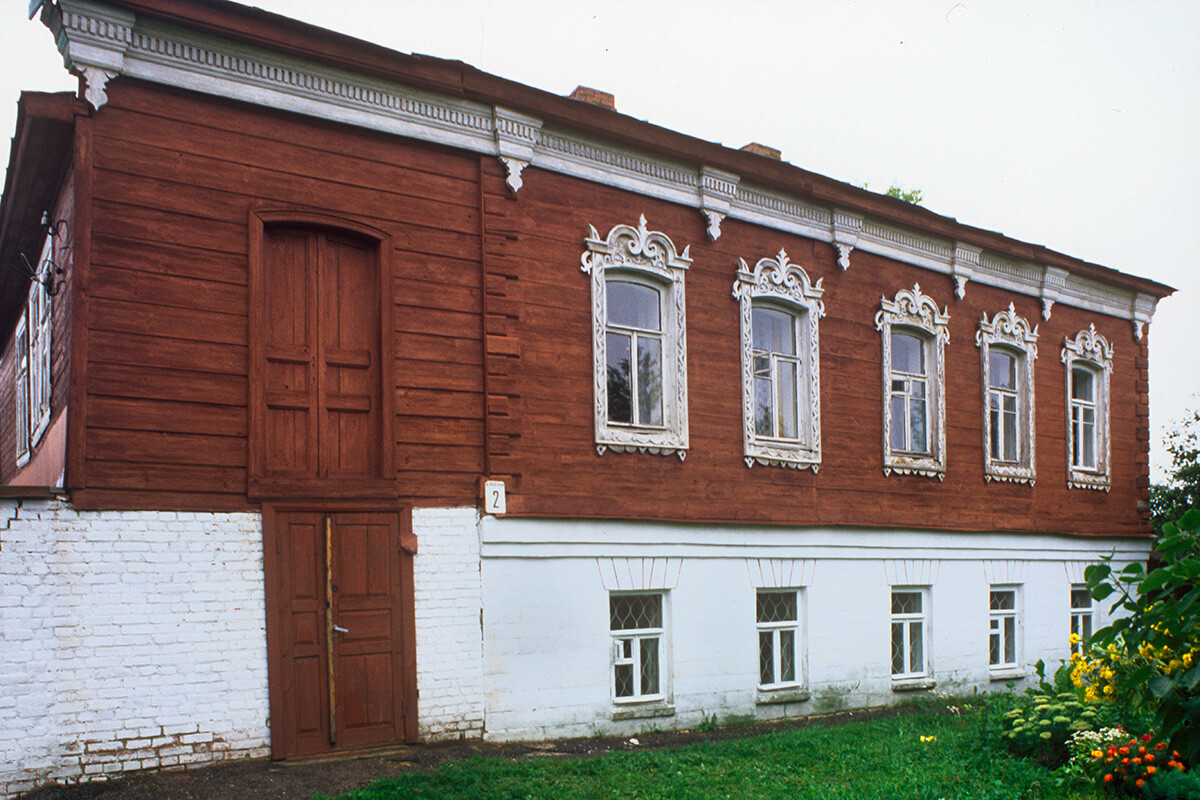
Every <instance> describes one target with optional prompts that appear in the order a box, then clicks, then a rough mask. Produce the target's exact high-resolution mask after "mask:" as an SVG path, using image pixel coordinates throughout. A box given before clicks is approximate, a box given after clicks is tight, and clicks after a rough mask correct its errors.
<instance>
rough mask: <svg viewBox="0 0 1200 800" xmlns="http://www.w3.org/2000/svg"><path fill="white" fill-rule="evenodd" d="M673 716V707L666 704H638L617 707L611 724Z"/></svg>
mask: <svg viewBox="0 0 1200 800" xmlns="http://www.w3.org/2000/svg"><path fill="white" fill-rule="evenodd" d="M673 716H675V706H669V705H667V704H666V703H661V702H658V703H638V704H637V705H629V706H617V707H616V708H614V709H613V712H612V718H613V722H619V721H621V720H625V719H653V718H654V717H673Z"/></svg>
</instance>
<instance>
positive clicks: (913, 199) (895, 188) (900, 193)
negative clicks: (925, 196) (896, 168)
mask: <svg viewBox="0 0 1200 800" xmlns="http://www.w3.org/2000/svg"><path fill="white" fill-rule="evenodd" d="M884 194H886V195H887V196H888V197H896V198H899V199H901V200H903V201H904V202H906V203H912V204H913V205H914V206H919V205H921V190H920V189H902V188H901V187H900V184H898V183H893V184H892V185H891V186H889V187H888V190H887V191H886V192H884Z"/></svg>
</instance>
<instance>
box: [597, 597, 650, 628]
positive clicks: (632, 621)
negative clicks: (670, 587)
mask: <svg viewBox="0 0 1200 800" xmlns="http://www.w3.org/2000/svg"><path fill="white" fill-rule="evenodd" d="M608 609H609V620H610V622H609V624H610V625H611V627H612V630H614V631H631V630H644V629H647V628H661V627H662V596H661V595H657V594H619V595H613V596H611V597H609V600H608Z"/></svg>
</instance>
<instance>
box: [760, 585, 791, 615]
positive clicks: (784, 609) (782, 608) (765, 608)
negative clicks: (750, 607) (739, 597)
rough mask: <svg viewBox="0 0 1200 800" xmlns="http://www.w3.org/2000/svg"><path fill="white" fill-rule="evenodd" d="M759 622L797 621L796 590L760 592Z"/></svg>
mask: <svg viewBox="0 0 1200 800" xmlns="http://www.w3.org/2000/svg"><path fill="white" fill-rule="evenodd" d="M758 621H759V622H795V621H796V593H795V592H759V593H758Z"/></svg>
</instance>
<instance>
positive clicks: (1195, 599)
mask: <svg viewBox="0 0 1200 800" xmlns="http://www.w3.org/2000/svg"><path fill="white" fill-rule="evenodd" d="M1155 550H1156V552H1157V555H1158V556H1159V558H1160V562H1159V564H1158V566H1157V567H1155V568H1154V569H1153V570H1151V571H1150V572H1147V571H1146V570H1145V568H1144V567H1143V566H1142V565H1141V564H1138V563H1133V564H1129V565H1128V566H1126V567H1125V568H1123V569H1122V570H1120V571H1119V572H1115V571H1114V570H1113V569H1112V563H1111V558H1106V559H1104V560H1103V563H1101V564H1094V565H1092V566H1090V567H1088V568H1087V569H1086V570H1085V571H1084V577H1085V579H1086V580H1087V584H1088V589H1089V590H1090V591H1091V593H1092V597H1093V598H1095V599H1097V600H1103V599H1105V598H1107V597H1110V596H1113V595H1116V596H1117V603H1116V605H1117V607H1118V608H1119V609H1120V611H1121V612H1122V613H1123V614H1124V616H1120V617H1118V618H1117V619H1115V620H1114V621H1113V622H1112V624H1111V625H1109V626H1108V627H1106V628H1102V629H1100V630H1098V631H1096V632H1095V633H1094V634H1093V635H1092V639H1091V642H1090V647H1089V650H1088V653H1087V654H1086V655H1085V656H1082V657H1076V664H1077V666H1076V673H1075V674H1076V677H1077V678H1079V679H1080V681H1081V683H1083V682H1086V683H1087V689H1086V691H1087V693H1088V696H1092V697H1097V698H1099V699H1103V700H1110V701H1113V702H1114V703H1116V704H1117V705H1119V706H1120V707H1122V708H1123V709H1126V710H1127V711H1129V712H1132V713H1134V714H1138V713H1144V714H1148V715H1151V716H1152V717H1153V725H1154V728H1155V729H1156V730H1157V731H1159V732H1160V733H1161V734H1162V735H1163V736H1165V737H1168V738H1169V739H1170V741H1171V746H1172V747H1173V748H1174V749H1176V750H1179V751H1181V752H1182V753H1183V754H1184V758H1185V759H1186V761H1187V762H1188V763H1189V764H1190V765H1191V766H1192V767H1193V768H1194V767H1196V766H1197V765H1200V510H1197V509H1195V508H1193V509H1191V510H1189V511H1188V512H1187V513H1186V514H1184V515H1183V516H1182V518H1181V519H1180V520H1179V521H1178V523H1173V522H1169V523H1167V524H1165V525H1164V526H1163V532H1162V536H1161V538H1160V539H1159V540H1158V542H1157V544H1156V546H1155Z"/></svg>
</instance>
